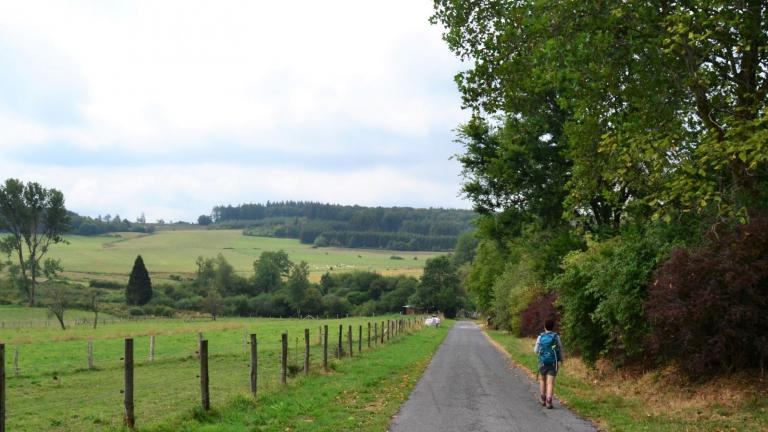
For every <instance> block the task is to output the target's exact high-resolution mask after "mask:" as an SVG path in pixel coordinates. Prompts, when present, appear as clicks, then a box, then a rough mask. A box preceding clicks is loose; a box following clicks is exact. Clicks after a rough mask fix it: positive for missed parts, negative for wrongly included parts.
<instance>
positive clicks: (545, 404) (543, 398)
mask: <svg viewBox="0 0 768 432" xmlns="http://www.w3.org/2000/svg"><path fill="white" fill-rule="evenodd" d="M541 406H547V397H546V396H544V395H541Z"/></svg>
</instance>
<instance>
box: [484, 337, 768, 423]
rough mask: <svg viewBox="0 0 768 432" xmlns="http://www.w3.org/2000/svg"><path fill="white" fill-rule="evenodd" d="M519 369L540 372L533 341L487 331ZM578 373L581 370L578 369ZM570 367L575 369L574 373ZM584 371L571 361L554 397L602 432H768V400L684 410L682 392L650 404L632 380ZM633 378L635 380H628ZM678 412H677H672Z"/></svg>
mask: <svg viewBox="0 0 768 432" xmlns="http://www.w3.org/2000/svg"><path fill="white" fill-rule="evenodd" d="M487 333H488V335H489V336H490V337H491V339H493V340H494V341H496V342H497V343H498V344H499V345H501V346H502V347H503V348H504V349H505V350H506V351H507V352H508V353H509V355H510V356H511V358H512V360H514V361H515V362H516V363H517V364H518V365H519V366H521V367H523V368H525V369H526V370H528V371H529V372H530V373H531V374H534V373H535V369H534V368H535V367H536V363H537V359H536V355H535V354H534V353H533V340H532V339H524V338H517V337H514V336H512V335H509V334H508V333H505V332H501V331H487ZM577 368H578V369H579V370H578V371H577V370H576V369H577ZM569 369H571V370H569ZM587 376H588V374H585V373H583V365H581V364H580V362H577V361H575V360H572V361H567V362H566V364H565V367H564V368H562V369H561V373H560V374H559V375H558V377H557V385H556V387H555V393H556V395H557V397H558V398H559V399H560V400H562V401H563V402H564V403H565V404H566V405H567V406H568V407H569V408H571V409H572V410H573V411H575V412H576V413H578V414H579V415H581V416H583V417H585V418H588V419H591V420H593V421H596V422H597V423H598V425H599V427H600V429H601V430H606V431H611V432H619V431H620V432H640V431H653V432H676V431H686V432H689V431H690V432H693V431H696V432H698V431H701V432H724V431H758V430H768V401H766V400H762V401H758V400H754V401H751V402H750V403H749V404H746V405H744V406H740V407H736V408H734V407H730V408H728V409H723V408H724V407H719V408H718V407H708V408H704V409H702V408H701V407H699V408H694V407H691V408H682V409H679V408H678V407H676V405H678V404H681V402H685V401H680V400H675V397H676V396H677V397H680V398H685V397H686V396H685V393H686V392H685V391H683V389H681V391H680V392H679V393H677V394H676V392H675V391H674V389H667V391H668V392H669V393H670V394H671V395H673V396H671V397H670V398H668V399H666V400H655V401H646V400H644V399H643V398H642V397H635V396H633V394H632V393H633V391H632V389H633V387H637V386H638V385H642V384H641V383H635V382H632V381H626V382H623V383H622V382H618V383H617V382H604V381H601V380H599V379H594V380H590V379H589V378H588V377H587ZM628 379H630V378H628ZM673 408H674V409H673Z"/></svg>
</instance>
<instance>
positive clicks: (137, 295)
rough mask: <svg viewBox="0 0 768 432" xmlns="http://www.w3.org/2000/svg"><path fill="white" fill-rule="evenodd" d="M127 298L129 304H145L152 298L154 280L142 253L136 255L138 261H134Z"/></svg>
mask: <svg viewBox="0 0 768 432" xmlns="http://www.w3.org/2000/svg"><path fill="white" fill-rule="evenodd" d="M125 298H126V301H127V303H128V304H129V305H138V306H143V305H145V304H147V303H149V301H150V300H152V280H151V279H150V278H149V272H147V268H146V267H145V266H144V260H143V259H142V258H141V255H138V256H136V261H135V262H134V263H133V270H131V276H130V277H129V278H128V287H127V288H126V290H125Z"/></svg>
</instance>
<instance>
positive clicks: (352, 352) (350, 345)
mask: <svg viewBox="0 0 768 432" xmlns="http://www.w3.org/2000/svg"><path fill="white" fill-rule="evenodd" d="M347 343H348V345H349V356H350V357H352V356H353V355H354V351H355V350H354V349H353V348H352V326H351V325H350V326H349V329H347Z"/></svg>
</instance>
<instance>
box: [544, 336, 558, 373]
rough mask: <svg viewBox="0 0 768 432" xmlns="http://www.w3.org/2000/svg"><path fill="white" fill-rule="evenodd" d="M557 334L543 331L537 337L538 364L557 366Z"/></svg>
mask: <svg viewBox="0 0 768 432" xmlns="http://www.w3.org/2000/svg"><path fill="white" fill-rule="evenodd" d="M559 350H560V347H559V346H557V333H555V332H551V331H545V332H544V333H542V334H541V335H540V336H539V363H541V364H545V365H547V366H557V353H558V351H559Z"/></svg>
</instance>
